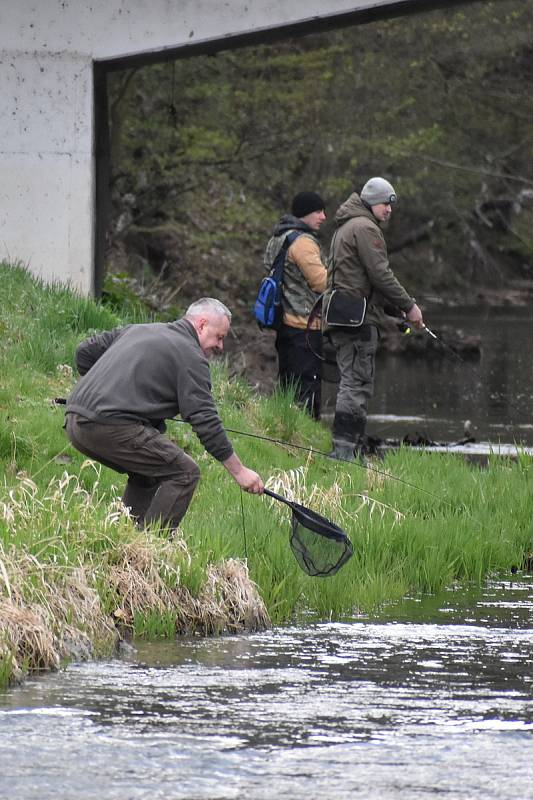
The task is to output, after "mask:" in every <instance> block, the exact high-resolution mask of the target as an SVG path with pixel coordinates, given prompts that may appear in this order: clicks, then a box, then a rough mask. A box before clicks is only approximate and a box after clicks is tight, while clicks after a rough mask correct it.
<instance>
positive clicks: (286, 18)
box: [0, 0, 432, 293]
mask: <svg viewBox="0 0 533 800" xmlns="http://www.w3.org/2000/svg"><path fill="white" fill-rule="evenodd" d="M413 5H415V6H418V7H420V6H430V5H432V3H431V2H429V0H428V2H426V3H423V2H422V3H416V2H415V0H396V1H395V2H394V0H373V1H371V2H369V1H368V0H360V1H359V2H358V1H357V0H328V2H327V3H326V2H324V0H305V2H304V1H303V0H247V2H242V0H224V1H218V0H181V1H180V0H70V1H69V0H0V97H1V98H2V103H1V106H0V259H6V258H7V259H9V260H11V261H21V262H23V263H26V264H28V265H29V266H30V268H31V270H32V271H33V272H34V273H35V274H36V275H39V276H41V277H43V278H44V279H45V280H47V281H50V280H60V281H63V282H70V283H71V285H73V286H74V287H75V288H77V289H78V290H80V291H82V292H84V293H89V292H92V291H93V290H94V286H95V283H94V281H95V274H94V266H95V265H94V262H95V231H94V227H95V156H94V149H95V148H94V141H95V132H94V107H93V102H94V91H93V88H94V87H93V75H94V72H93V64H94V62H95V61H108V60H109V64H110V66H112V61H113V59H117V58H124V57H131V58H139V57H142V58H147V59H155V58H157V57H165V56H167V57H168V56H169V55H171V53H172V51H177V50H178V49H179V48H183V47H186V48H190V50H191V52H201V51H202V47H203V46H205V48H206V49H208V48H209V47H210V46H211V47H212V46H213V42H216V41H219V40H223V44H229V43H230V42H231V40H233V39H234V38H235V37H237V38H239V37H245V39H246V37H247V36H258V35H260V34H261V32H263V31H269V30H270V31H272V30H273V29H277V28H284V27H287V26H292V25H294V24H300V23H303V24H304V27H305V24H306V25H309V24H310V23H312V24H315V23H316V20H317V19H319V18H324V19H326V20H327V19H328V18H329V19H330V21H331V19H332V18H333V17H337V16H338V15H341V16H342V15H347V14H349V15H352V14H356V15H357V14H369V13H375V12H376V11H380V10H381V11H385V10H388V9H390V10H393V9H394V10H398V8H399V7H402V6H406V7H407V6H413ZM355 19H357V16H356V17H355ZM217 46H218V45H217Z"/></svg>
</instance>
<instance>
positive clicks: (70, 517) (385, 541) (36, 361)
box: [0, 265, 533, 682]
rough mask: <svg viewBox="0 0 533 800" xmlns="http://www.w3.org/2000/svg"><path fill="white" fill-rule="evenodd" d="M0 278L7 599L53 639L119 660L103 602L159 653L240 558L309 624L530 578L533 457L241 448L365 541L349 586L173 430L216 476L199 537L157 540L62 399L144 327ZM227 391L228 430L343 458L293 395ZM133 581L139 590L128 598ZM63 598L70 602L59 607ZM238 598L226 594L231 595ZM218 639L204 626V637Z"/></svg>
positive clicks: (207, 474)
mask: <svg viewBox="0 0 533 800" xmlns="http://www.w3.org/2000/svg"><path fill="white" fill-rule="evenodd" d="M0 280H1V284H2V287H3V291H2V296H3V302H2V306H1V308H0V334H1V335H0V370H1V374H2V385H1V388H0V469H1V470H2V479H1V485H0V562H1V563H0V602H2V601H5V602H8V601H9V602H10V603H11V604H15V605H17V604H18V607H20V608H29V607H30V606H31V604H32V603H39V604H40V607H41V608H43V609H45V611H44V612H43V614H44V615H45V616H46V617H47V619H48V622H49V624H50V625H51V627H52V628H54V625H55V626H56V627H57V628H58V630H59V627H61V625H62V626H63V627H64V626H68V625H70V626H74V627H77V629H78V630H84V631H87V635H88V636H89V637H90V638H91V639H92V640H93V641H94V642H95V647H96V648H97V649H98V648H101V649H103V650H105V647H106V646H108V644H107V645H106V642H108V639H109V629H108V624H107V622H105V621H102V620H101V621H100V622H99V623H98V624H96V622H94V620H93V621H91V618H90V616H89V614H88V611H87V613H85V611H84V609H85V608H86V607H87V608H88V607H89V606H90V604H91V602H93V600H94V597H96V598H97V600H98V602H99V604H100V607H101V609H102V612H103V613H104V614H105V615H107V617H108V618H109V619H114V620H115V622H117V624H118V625H122V624H124V625H126V626H129V627H130V628H131V629H133V630H134V631H135V633H137V634H140V635H144V636H148V637H152V638H157V637H160V636H168V635H172V632H173V631H175V630H179V629H180V625H181V628H183V626H184V625H185V622H184V620H185V619H186V615H185V611H184V608H185V606H184V607H183V608H182V607H181V605H180V602H181V601H180V602H178V603H177V606H176V602H177V601H176V598H177V597H180V596H181V595H179V593H180V592H186V593H187V597H190V598H192V601H191V602H193V603H197V612H198V614H199V617H201V615H202V612H201V609H200V606H199V605H198V603H200V604H201V602H207V601H205V594H202V593H204V592H205V587H206V585H207V584H206V581H207V582H208V581H209V575H210V569H211V568H212V566H213V565H215V564H219V563H220V562H221V560H223V559H244V560H246V562H247V564H248V568H249V572H250V577H251V578H252V580H253V581H255V582H256V584H257V586H258V587H259V592H260V595H261V597H262V598H263V600H264V602H265V604H266V607H267V609H268V613H269V615H270V617H271V619H272V621H273V622H274V623H283V622H287V621H289V620H294V619H297V618H298V615H300V614H303V613H305V614H309V613H311V614H314V615H316V616H317V617H320V618H330V617H336V618H346V617H349V616H350V615H353V614H354V613H357V612H358V611H361V610H364V611H366V612H372V611H375V610H378V609H379V608H380V606H383V605H384V604H390V603H391V602H395V601H398V600H400V599H401V598H402V597H404V596H405V595H407V594H410V595H412V594H413V593H415V594H416V593H428V592H429V593H434V592H438V591H439V590H441V589H442V588H444V587H446V586H449V585H450V584H451V583H452V582H454V581H462V582H465V583H466V582H472V581H473V582H481V581H483V580H484V578H485V577H486V576H487V575H489V574H491V573H495V572H500V571H509V569H510V568H511V566H517V567H518V568H520V567H521V565H522V563H523V561H524V557H525V556H527V555H528V554H531V552H532V551H533V535H532V528H531V523H530V520H531V518H532V516H533V493H532V491H531V489H532V475H533V473H532V468H533V460H532V459H530V458H528V457H526V456H523V455H522V456H520V458H519V459H518V460H517V461H511V460H506V459H502V458H499V457H496V456H495V457H493V458H491V459H490V463H489V465H488V467H487V468H486V469H480V468H477V467H475V466H471V465H468V464H466V463H465V462H464V461H463V460H461V459H460V458H458V457H457V456H451V455H442V454H429V453H422V452H415V451H413V450H409V449H408V448H405V449H401V450H399V451H398V452H396V453H391V454H390V455H388V456H387V458H386V460H385V461H384V462H376V463H375V464H374V465H373V467H374V468H373V469H369V470H365V469H362V468H360V467H358V466H356V465H348V464H343V463H339V462H335V461H331V460H328V459H326V458H322V457H319V456H316V455H314V456H311V455H309V454H308V453H306V452H305V451H304V450H298V449H295V448H291V447H290V446H284V445H279V444H274V443H271V442H267V441H262V440H261V439H259V438H252V437H249V436H245V435H240V434H238V433H232V434H230V438H231V439H232V441H233V443H234V446H235V449H236V451H237V453H238V454H239V456H240V458H241V460H242V461H243V462H244V463H245V464H246V465H248V466H250V467H252V468H254V469H256V470H257V471H258V472H259V473H260V474H261V475H262V476H263V478H264V479H265V480H267V479H269V480H270V481H271V482H275V483H276V490H277V491H279V493H281V494H287V495H290V496H292V497H294V499H296V500H298V501H299V502H303V503H304V504H308V505H310V506H311V507H312V508H315V509H316V510H317V511H319V512H320V513H322V514H324V515H325V516H327V517H329V518H331V519H332V520H334V521H336V522H337V523H338V524H339V525H341V527H343V528H344V529H345V530H346V532H347V533H348V534H349V536H350V538H351V540H352V542H353V545H354V556H353V558H352V559H351V560H350V561H349V562H348V563H347V565H346V566H345V567H344V568H343V569H342V570H341V571H340V572H339V573H338V574H337V575H336V576H334V577H332V578H328V579H321V578H309V577H307V576H306V575H304V573H303V572H301V571H300V569H299V567H298V565H297V563H296V561H295V559H294V557H293V555H292V553H291V551H290V548H289V516H288V513H287V509H286V508H285V507H284V506H282V505H281V504H279V503H276V502H275V501H272V500H270V499H269V498H267V497H259V496H252V495H247V494H244V493H241V491H240V489H239V488H238V486H237V484H236V483H235V482H234V481H233V480H232V479H231V477H230V476H229V475H228V474H227V473H226V471H225V470H224V469H223V468H222V467H221V466H220V465H219V464H218V463H216V462H215V461H214V460H213V459H212V458H211V457H210V456H208V455H207V454H206V453H205V451H204V450H203V448H202V447H201V445H200V443H199V442H198V440H197V439H196V437H195V436H194V434H193V433H192V431H191V429H190V428H189V427H188V426H187V425H185V424H181V423H179V422H170V423H169V426H168V428H169V430H168V432H169V435H170V436H172V437H174V438H175V439H176V441H177V442H178V443H179V444H180V445H181V446H182V447H184V449H185V450H186V451H187V452H188V453H190V454H191V455H192V456H193V458H195V459H196V460H197V462H198V463H199V465H200V468H201V471H202V480H201V483H200V486H199V488H198V490H197V492H196V495H195V496H194V498H193V501H192V504H191V507H190V509H189V511H188V513H187V515H186V517H185V519H184V521H183V523H182V537H183V538H182V539H180V540H179V541H177V542H176V543H168V542H167V541H166V540H165V539H164V538H162V537H158V536H157V535H152V534H147V533H146V534H145V533H139V532H138V531H136V530H135V528H134V526H133V524H132V522H131V521H130V520H129V519H128V518H127V517H125V516H124V515H121V513H120V508H119V504H118V498H119V497H120V495H121V492H122V487H123V483H124V477H123V476H120V475H118V474H116V473H114V472H112V471H110V470H108V469H106V468H103V467H102V468H101V467H100V466H99V465H96V464H94V463H93V462H90V461H87V460H86V459H85V458H84V457H83V456H82V455H81V454H79V453H77V452H76V451H75V450H74V449H73V448H72V447H71V446H70V444H69V443H68V441H67V439H66V437H65V435H64V432H63V430H62V424H63V410H62V408H61V407H60V406H57V405H55V404H54V403H53V402H52V401H53V398H54V397H57V396H63V397H64V396H65V395H66V394H68V392H69V390H70V388H71V387H72V385H73V384H74V382H75V374H74V372H73V354H74V351H75V348H76V345H77V343H78V342H79V341H80V340H81V339H83V338H85V337H86V336H87V335H88V334H89V333H90V332H92V331H94V330H103V329H107V328H110V327H113V326H115V325H118V324H122V323H124V322H128V321H130V320H131V317H130V318H126V317H122V318H121V317H120V316H119V313H118V312H117V310H116V309H115V310H113V311H110V310H109V309H108V308H107V307H105V306H103V305H101V304H98V303H95V302H93V301H91V300H88V299H86V298H81V297H79V296H78V295H76V294H75V293H73V292H71V291H70V290H69V289H67V288H65V287H62V286H45V285H43V284H42V283H40V282H39V281H37V280H35V279H34V278H32V277H31V276H30V275H29V274H28V273H27V272H26V270H24V269H22V268H20V267H16V266H9V265H0ZM141 316H142V315H140V314H139V311H138V309H135V318H136V319H137V320H139V319H140V318H141ZM213 382H214V392H215V395H216V398H217V403H218V406H219V411H220V415H221V417H222V419H223V421H224V423H225V425H226V427H227V428H230V429H234V430H235V431H242V432H248V433H251V434H256V435H257V436H263V435H266V436H269V437H271V438H274V439H279V440H284V441H288V440H290V441H292V442H293V443H295V444H298V445H300V446H302V447H312V448H314V449H316V450H321V451H328V450H329V447H330V433H329V431H328V430H327V429H326V427H325V426H323V425H321V424H318V423H316V422H314V421H313V420H312V419H311V418H310V417H309V416H307V415H306V414H304V413H303V412H301V411H300V410H299V409H298V408H297V407H296V405H295V403H294V398H293V397H291V395H290V393H289V394H283V393H279V392H276V393H274V394H273V395H272V396H271V397H268V398H258V397H256V396H255V395H254V393H253V392H252V390H251V389H250V387H249V386H248V385H247V384H246V383H245V382H243V381H240V380H235V379H231V380H229V379H228V377H227V372H226V370H225V369H224V367H223V366H215V367H214V369H213ZM145 545H146V547H147V548H149V549H147V550H145V549H144V548H145ZM80 570H81V572H80ZM125 575H130V576H131V585H129V587H126V588H125V587H124V580H125V578H124V576H125ZM117 576H118V577H117ZM76 577H77V578H79V581H78V583H76V581H75V578H76ZM76 586H77V588H76ZM60 590H61V591H62V592H63V596H66V597H67V600H66V601H65V603H62V604H61V605H60V606H59V605H58V603H57V600H56V598H54V593H59V592H60ZM76 592H77V593H78V595H76ZM91 592H92V593H94V597H93V595H92V594H91ZM222 594H223V591H222V590H221V589H220V588H218V589H215V590H214V595H213V596H214V597H215V596H216V598H218V599H221V597H222ZM76 597H77V598H78V599H77V600H76ZM202 597H204V601H201V598H202ZM68 598H71V599H70V600H68ZM80 598H82V599H83V602H82V600H80ZM91 598H92V600H91ZM222 599H223V598H222ZM184 602H185V601H184ZM93 604H94V603H93ZM180 615H181V616H180ZM184 615H185V616H184ZM215 616H216V614H215ZM178 618H179V619H180V620H181V622H180V624H177V622H176V620H177V619H178ZM1 619H2V616H1V608H0V682H2V680H5V676H6V675H7V676H10V675H11V676H12V675H13V674H14V671H15V667H14V666H13V659H12V653H13V652H14V651H15V644H14V643H13V636H14V633H13V630H16V628H15V629H13V628H11V629H10V631H11V632H10V633H9V635H8V633H6V631H5V630H4V631H3V629H2V627H1ZM213 619H214V618H213ZM217 625H218V623H217V622H216V620H215V621H213V620H208V621H207V622H206V620H205V619H203V618H202V622H201V628H202V630H215V629H217ZM58 626H59V627H58ZM43 636H44V634H43ZM24 663H26V662H24ZM28 663H29V664H30V667H29V668H35V667H34V666H33V667H32V662H31V659H29V662H28ZM43 663H45V661H43ZM2 676H4V677H2Z"/></svg>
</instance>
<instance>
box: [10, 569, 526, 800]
mask: <svg viewBox="0 0 533 800" xmlns="http://www.w3.org/2000/svg"><path fill="white" fill-rule="evenodd" d="M532 588H533V587H532V581H531V580H527V579H525V578H523V577H521V578H520V581H519V582H518V583H513V584H511V583H509V582H505V581H503V582H494V583H492V584H490V585H489V586H487V588H486V590H485V591H484V592H483V593H482V594H481V595H480V594H479V593H478V594H477V595H474V594H472V593H468V592H465V593H463V592H448V593H446V594H444V595H442V596H441V597H440V598H428V599H427V601H426V600H424V601H422V602H421V601H417V602H415V601H414V600H413V601H406V603H405V604H404V605H403V606H402V608H401V609H397V614H396V615H395V616H394V615H393V610H392V609H391V610H390V612H389V614H384V616H383V618H382V619H381V620H375V619H370V618H360V619H358V620H357V621H353V622H346V623H335V624H333V623H317V624H315V625H312V626H307V627H305V628H298V627H290V628H286V629H278V630H275V631H271V632H268V633H265V634H256V635H252V636H235V637H223V638H218V639H210V640H206V639H198V638H193V639H190V640H180V641H179V642H176V643H163V644H160V645H156V644H143V643H139V649H138V652H137V654H136V655H135V656H134V657H131V658H129V659H128V660H126V661H116V660H115V661H110V662H107V663H93V664H80V665H74V666H71V667H70V668H68V669H67V670H66V671H64V672H62V673H59V674H56V675H51V676H48V677H45V678H42V679H40V680H32V681H30V682H28V684H27V685H25V686H24V687H21V688H18V689H12V690H10V691H8V692H6V693H5V694H4V695H2V696H1V702H0V735H2V742H3V746H2V750H1V751H0V776H1V777H0V786H2V784H3V786H2V788H4V790H6V789H7V787H10V788H9V792H10V795H9V796H13V797H17V798H18V799H19V800H29V798H39V800H46V798H54V800H56V798H57V797H58V796H60V797H65V798H101V797H105V798H110V800H114V799H115V798H117V800H118V798H120V799H121V800H123V798H126V797H127V798H132V799H136V798H143V799H144V798H150V800H152V799H153V798H173V799H174V798H191V800H192V798H194V799H195V800H200V799H201V798H205V800H215V799H218V798H220V799H222V798H244V797H246V798H257V799H258V800H259V799H260V798H278V797H280V798H291V800H294V799H295V798H303V797H305V798H306V799H307V800H312V799H313V798H324V797H325V798H336V799H337V798H338V800H344V799H345V798H352V797H354V796H357V797H364V798H372V799H373V800H374V798H380V800H383V798H385V799H387V798H409V800H410V799H411V798H412V797H415V796H416V797H417V798H429V797H432V798H433V797H434V796H435V795H436V794H443V793H447V794H448V795H449V796H450V797H453V798H467V797H468V798H469V800H471V799H472V798H474V800H477V799H479V800H481V799H482V798H483V800H487V798H498V800H501V799H502V798H503V800H507V798H509V800H510V799H511V798H513V800H516V798H518V797H520V798H522V797H526V796H527V791H526V792H525V791H524V789H525V788H526V790H527V788H528V781H529V780H530V779H531V777H533V775H532V773H531V754H532V752H533V751H532V749H531V748H532V741H533V740H532V733H533V704H532V671H531V661H532V655H533V631H532V630H531V627H530V625H531V611H532V609H533V591H532ZM528 754H529V755H528ZM3 795H4V796H8V795H7V793H6V791H4V793H3Z"/></svg>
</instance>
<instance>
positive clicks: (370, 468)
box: [169, 417, 451, 505]
mask: <svg viewBox="0 0 533 800" xmlns="http://www.w3.org/2000/svg"><path fill="white" fill-rule="evenodd" d="M169 422H178V423H180V424H181V425H186V424H188V423H187V422H186V421H185V420H184V419H178V418H177V417H170V418H169ZM224 430H225V431H227V432H228V433H235V434H237V435H238V436H248V437H250V438H251V439H261V440H262V441H264V442H271V443H272V444H278V445H282V446H283V447H292V448H294V449H296V450H304V451H305V452H306V453H310V454H311V455H314V456H322V458H329V459H331V460H332V461H344V462H345V463H346V464H352V465H355V466H356V467H359V469H365V470H367V471H368V472H374V473H376V474H377V475H382V476H383V477H385V478H390V479H391V480H394V481H398V483H403V484H404V485H405V486H409V487H410V488H411V489H416V490H417V491H418V492H423V493H424V494H428V495H430V497H435V498H436V499H437V500H441V501H443V502H445V503H449V504H450V505H451V503H450V501H449V500H446V498H444V497H441V496H440V495H438V494H435V492H430V491H429V490H428V489H423V488H422V487H421V486H417V485H416V484H414V483H411V482H410V481H407V480H405V479H404V478H400V477H398V476H397V475H392V474H391V473H390V472H385V471H384V470H380V469H377V468H376V467H373V466H371V465H370V464H362V463H360V462H358V461H350V459H348V458H342V457H341V458H339V457H337V456H333V455H332V454H331V453H326V451H325V450H316V449H315V448H314V447H304V446H303V445H301V444H295V443H294V442H287V441H285V440H284V439H274V438H272V437H270V436H261V435H260V434H259V433H251V432H250V431H239V430H236V429H235V428H226V426H224Z"/></svg>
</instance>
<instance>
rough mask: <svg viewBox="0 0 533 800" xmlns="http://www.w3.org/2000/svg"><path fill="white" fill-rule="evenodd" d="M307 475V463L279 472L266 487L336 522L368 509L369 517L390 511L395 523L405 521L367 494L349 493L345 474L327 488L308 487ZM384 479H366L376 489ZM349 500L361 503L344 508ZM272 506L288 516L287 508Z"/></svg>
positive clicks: (349, 481)
mask: <svg viewBox="0 0 533 800" xmlns="http://www.w3.org/2000/svg"><path fill="white" fill-rule="evenodd" d="M307 472H308V464H306V465H305V466H301V467H297V468H295V469H291V470H288V471H286V472H283V471H281V470H279V471H277V472H275V473H274V475H273V476H271V477H270V478H269V479H268V480H267V482H266V486H267V488H269V489H272V491H274V492H277V493H278V494H282V495H284V496H285V497H286V498H287V499H288V500H291V501H293V502H295V503H300V504H301V505H304V506H307V507H309V508H311V509H313V511H317V512H318V513H319V514H322V515H323V516H325V517H330V516H331V515H334V516H335V517H336V518H337V519H339V520H346V519H351V520H355V519H357V517H358V515H359V514H360V512H361V511H362V509H363V508H367V509H368V510H369V513H370V514H371V515H372V514H374V513H377V514H379V515H380V516H382V517H383V516H385V514H387V513H388V512H390V513H392V515H393V517H394V521H395V522H400V521H401V520H402V519H404V516H405V515H404V514H403V513H402V512H401V511H400V510H399V509H397V508H394V507H393V506H390V505H388V504H387V503H382V502H380V501H379V500H376V499H374V498H372V497H369V495H368V493H367V491H364V492H353V491H351V489H352V478H351V476H350V475H349V474H348V473H344V474H343V475H341V477H340V479H339V480H337V481H334V482H333V483H332V484H331V486H329V487H327V488H324V487H322V486H317V485H316V484H315V485H314V486H312V487H311V488H309V487H308V486H307ZM374 474H375V473H372V472H370V473H369V475H374ZM386 478H387V476H386V475H383V476H381V475H380V478H379V480H378V479H377V478H375V477H374V478H371V479H369V480H371V482H372V486H374V487H376V486H380V485H382V484H383V482H384V481H385V480H386ZM350 498H358V500H359V501H360V502H359V504H358V505H357V506H356V507H355V508H354V507H350V508H347V507H346V506H347V505H350V503H349V502H348V503H347V502H346V501H347V500H348V501H349V499H350ZM271 503H272V505H273V506H274V507H275V508H276V511H277V513H278V514H282V515H286V514H287V513H288V510H287V509H286V508H280V504H279V503H276V502H275V501H274V500H272V501H271Z"/></svg>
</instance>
